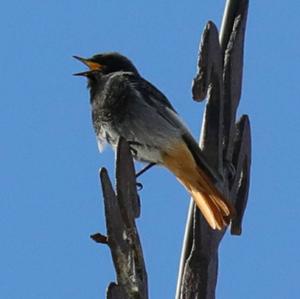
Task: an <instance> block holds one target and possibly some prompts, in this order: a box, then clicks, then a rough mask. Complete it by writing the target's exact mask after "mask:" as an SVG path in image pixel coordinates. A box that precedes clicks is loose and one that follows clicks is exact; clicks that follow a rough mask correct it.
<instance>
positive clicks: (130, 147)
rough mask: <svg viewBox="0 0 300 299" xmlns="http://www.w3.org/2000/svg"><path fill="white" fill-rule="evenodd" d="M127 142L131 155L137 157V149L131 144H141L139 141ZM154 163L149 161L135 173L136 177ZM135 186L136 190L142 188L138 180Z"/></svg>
mask: <svg viewBox="0 0 300 299" xmlns="http://www.w3.org/2000/svg"><path fill="white" fill-rule="evenodd" d="M128 144H129V149H130V151H131V153H132V155H133V157H134V158H137V156H138V151H137V150H136V149H135V148H133V146H132V145H136V146H141V144H140V143H139V142H135V141H128ZM154 165H156V163H149V164H148V165H146V166H145V167H144V168H143V169H141V170H140V171H139V172H137V173H136V174H135V177H136V178H138V177H139V176H141V175H142V174H143V173H144V172H146V171H147V170H148V169H150V168H151V167H152V166H154ZM136 186H137V188H138V190H142V189H143V185H142V184H141V183H139V182H136Z"/></svg>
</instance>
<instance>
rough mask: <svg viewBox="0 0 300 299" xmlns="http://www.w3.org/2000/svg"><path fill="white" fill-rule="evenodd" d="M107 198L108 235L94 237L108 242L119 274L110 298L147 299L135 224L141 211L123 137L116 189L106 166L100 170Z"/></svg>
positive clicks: (118, 150) (109, 295) (109, 289)
mask: <svg viewBox="0 0 300 299" xmlns="http://www.w3.org/2000/svg"><path fill="white" fill-rule="evenodd" d="M100 180H101V185H102V192H103V197H104V206H105V218H106V227H107V238H104V237H103V236H102V235H100V234H95V235H93V236H91V237H92V238H93V239H94V240H95V241H96V242H99V243H107V244H108V246H109V248H110V251H111V255H112V259H113V263H114V267H115V270H116V274H117V282H116V283H111V284H110V285H109V287H108V289H107V294H106V298H107V299H147V298H148V284H147V273H146V268H145V263H144V258H143V252H142V247H141V243H140V239H139V235H138V232H137V228H136V225H135V218H137V217H138V216H139V214H140V201H139V196H138V194H137V189H136V180H135V170H134V165H133V159H132V156H131V153H130V150H129V146H128V144H127V142H126V141H125V140H123V139H120V141H119V144H118V147H117V158H116V192H115V191H114V189H113V187H112V184H111V181H110V179H109V177H108V174H107V171H106V169H104V168H102V169H101V170H100Z"/></svg>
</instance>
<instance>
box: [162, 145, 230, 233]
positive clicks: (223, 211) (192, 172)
mask: <svg viewBox="0 0 300 299" xmlns="http://www.w3.org/2000/svg"><path fill="white" fill-rule="evenodd" d="M163 161H164V166H165V167H167V168H168V169H169V170H170V171H171V172H173V173H174V174H175V175H176V177H177V179H178V180H179V181H180V182H181V183H182V184H183V185H184V186H185V188H186V189H187V190H188V192H189V193H190V194H191V196H192V198H193V199H194V201H195V203H196V205H197V207H198V208H199V209H200V211H201V212H202V214H203V216H204V217H205V219H206V221H207V222H208V224H209V225H210V227H211V228H212V229H218V230H222V229H223V228H224V227H226V226H227V225H228V224H229V222H230V219H232V218H233V216H234V208H233V207H232V205H231V204H230V203H229V202H228V201H227V200H226V199H225V198H224V196H223V195H222V194H221V193H220V192H219V191H218V190H217V189H216V187H215V186H214V185H213V183H212V182H211V180H210V178H209V177H208V176H207V175H206V174H205V173H204V171H203V170H202V169H200V168H199V167H198V165H197V163H196V162H195V159H194V158H193V155H192V154H191V152H190V150H189V149H188V147H187V146H186V145H185V143H184V142H182V143H180V144H176V146H174V148H172V150H169V151H168V152H165V153H164V154H163Z"/></svg>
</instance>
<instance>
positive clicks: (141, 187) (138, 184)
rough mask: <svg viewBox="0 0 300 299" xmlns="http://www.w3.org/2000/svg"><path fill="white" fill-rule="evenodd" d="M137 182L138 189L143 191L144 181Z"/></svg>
mask: <svg viewBox="0 0 300 299" xmlns="http://www.w3.org/2000/svg"><path fill="white" fill-rule="evenodd" d="M135 184H136V188H137V190H138V191H141V190H142V189H143V188H144V186H143V184H142V183H139V182H136V183H135Z"/></svg>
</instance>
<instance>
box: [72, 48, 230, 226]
mask: <svg viewBox="0 0 300 299" xmlns="http://www.w3.org/2000/svg"><path fill="white" fill-rule="evenodd" d="M73 57H74V58H75V59H77V60H79V61H80V62H82V63H83V64H85V65H86V66H87V67H88V70H87V71H84V72H80V73H76V74H74V75H75V76H83V77H86V78H87V82H88V89H89V91H90V104H91V110H92V122H93V127H94V130H95V133H96V136H97V141H98V147H99V150H100V151H103V148H104V146H105V144H106V143H108V144H110V145H111V146H112V147H113V148H114V149H115V148H116V146H117V144H118V140H119V139H120V138H121V137H122V138H124V139H125V140H126V141H127V142H128V144H129V146H130V149H131V152H132V155H133V157H134V159H135V160H137V161H141V162H144V163H149V165H148V168H150V167H151V166H152V165H161V166H164V167H165V168H167V169H168V170H169V171H171V172H172V173H173V174H174V175H175V176H176V178H177V179H178V180H179V181H180V182H181V183H182V185H183V186H184V187H185V189H186V190H187V191H188V193H189V194H190V195H191V197H192V198H193V200H194V201H195V203H196V206H197V207H198V208H199V210H200V211H201V213H202V214H203V216H204V218H205V219H206V221H207V223H208V224H209V226H210V227H211V228H212V229H213V230H223V229H224V228H226V227H227V225H228V224H229V223H230V221H231V220H232V219H233V218H234V214H235V212H234V207H233V206H232V204H231V203H230V202H229V201H228V200H227V199H226V198H225V196H224V195H223V194H222V193H221V192H220V191H219V190H218V189H217V187H216V186H215V184H214V182H215V181H216V178H215V176H214V175H213V174H212V171H211V168H210V167H209V165H208V163H207V161H206V160H205V159H204V157H203V154H202V152H201V149H200V147H199V145H198V143H197V142H196V141H195V139H194V138H193V136H192V134H191V133H190V131H189V129H188V128H187V126H186V125H185V123H184V122H183V120H182V119H181V118H180V116H179V115H178V113H177V112H176V110H175V109H174V108H173V106H172V104H171V103H170V101H169V100H168V99H167V97H166V96H165V95H164V94H163V93H162V92H161V91H160V90H159V89H158V88H156V87H155V86H154V85H153V84H151V83H150V82H149V81H147V80H146V79H144V78H143V77H142V76H141V75H140V73H139V72H138V70H137V68H136V67H135V66H134V64H133V63H132V62H131V60H130V59H128V58H127V57H125V56H124V55H122V54H120V53H118V52H106V53H100V54H96V55H93V56H92V57H90V58H82V57H79V56H73Z"/></svg>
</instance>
